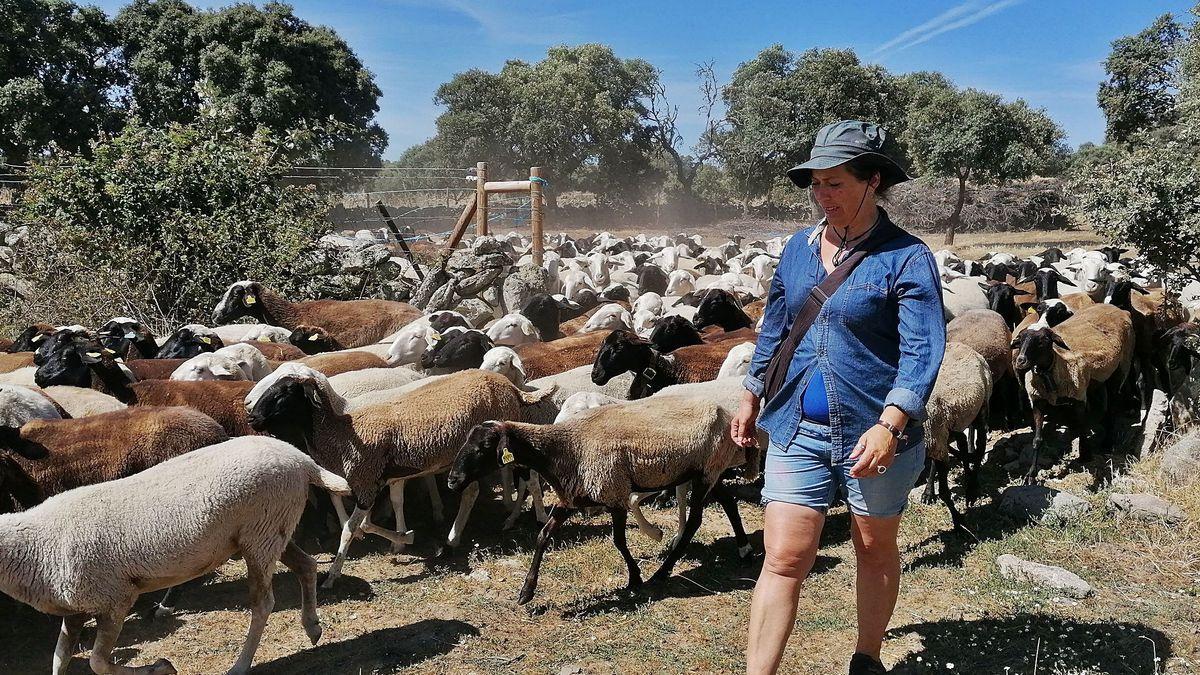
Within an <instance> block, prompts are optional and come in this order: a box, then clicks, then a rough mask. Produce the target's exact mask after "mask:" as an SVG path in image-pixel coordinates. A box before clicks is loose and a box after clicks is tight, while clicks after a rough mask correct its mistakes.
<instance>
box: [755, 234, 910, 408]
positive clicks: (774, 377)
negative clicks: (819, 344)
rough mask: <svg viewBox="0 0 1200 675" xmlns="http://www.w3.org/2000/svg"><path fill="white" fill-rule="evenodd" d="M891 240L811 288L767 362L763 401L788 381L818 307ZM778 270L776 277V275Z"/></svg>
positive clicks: (849, 260)
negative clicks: (788, 375)
mask: <svg viewBox="0 0 1200 675" xmlns="http://www.w3.org/2000/svg"><path fill="white" fill-rule="evenodd" d="M890 239H891V237H888V238H887V239H884V240H881V241H879V242H878V243H875V245H874V246H870V247H867V246H864V247H862V248H859V249H858V250H856V251H854V252H853V253H851V254H850V256H849V257H847V258H846V259H845V260H844V261H842V264H841V265H838V266H837V267H835V268H833V271H832V272H830V273H829V275H828V276H826V277H825V278H824V279H822V280H821V283H819V284H817V285H816V286H814V287H813V289H812V290H811V291H809V293H808V297H807V298H805V299H804V304H803V305H802V306H801V307H800V311H799V312H798V313H797V314H796V318H795V320H794V321H792V328H791V330H789V331H788V334H787V337H786V338H784V339H783V341H782V342H780V343H779V346H778V347H776V348H775V353H774V354H773V355H771V360H770V361H769V362H768V363H767V372H766V374H765V375H764V376H763V394H762V399H763V400H764V401H769V400H771V398H772V397H774V396H775V394H777V393H779V389H780V388H781V387H783V381H784V380H785V379H787V371H788V366H790V365H791V363H792V355H793V354H795V353H796V347H798V346H799V345H800V340H802V339H803V338H804V334H805V333H807V332H808V329H809V328H810V327H811V326H812V324H813V322H814V321H816V319H817V314H819V313H820V312H821V307H822V306H823V305H824V304H825V301H826V300H828V299H829V298H830V297H832V296H833V294H834V293H836V292H837V289H838V287H840V286H841V285H842V283H843V282H844V281H846V278H847V277H849V276H850V273H851V272H853V271H854V268H855V267H858V264H859V263H860V262H862V261H863V258H866V257H867V254H868V253H870V252H871V250H873V249H874V248H877V247H878V246H879V245H882V244H884V243H886V242H887V241H888V240H890ZM778 273H779V272H778V270H777V271H776V274H778Z"/></svg>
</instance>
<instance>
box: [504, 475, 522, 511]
mask: <svg viewBox="0 0 1200 675" xmlns="http://www.w3.org/2000/svg"><path fill="white" fill-rule="evenodd" d="M500 501H501V502H502V503H503V504H504V510H505V511H512V510H513V475H512V467H510V466H502V467H500ZM517 508H520V506H519V505H518V507H517Z"/></svg>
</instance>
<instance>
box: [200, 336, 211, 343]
mask: <svg viewBox="0 0 1200 675" xmlns="http://www.w3.org/2000/svg"><path fill="white" fill-rule="evenodd" d="M200 341H201V342H203V343H204V344H206V345H211V344H212V338H210V337H204V336H203V335H201V336H200Z"/></svg>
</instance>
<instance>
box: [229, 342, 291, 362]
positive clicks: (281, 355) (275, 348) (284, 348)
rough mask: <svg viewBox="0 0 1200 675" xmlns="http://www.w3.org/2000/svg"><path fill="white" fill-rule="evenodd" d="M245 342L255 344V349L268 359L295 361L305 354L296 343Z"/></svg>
mask: <svg viewBox="0 0 1200 675" xmlns="http://www.w3.org/2000/svg"><path fill="white" fill-rule="evenodd" d="M237 344H243V343H241V342H233V343H231V346H232V345H237ZM245 344H248V345H251V346H253V347H254V348H255V349H257V350H258V351H260V352H262V353H263V356H265V357H267V360H268V361H280V362H283V361H295V360H296V359H302V358H304V357H305V356H307V354H305V353H304V352H303V351H302V350H301V349H300V348H299V347H297V346H296V345H289V344H286V343H283V342H259V341H257V340H250V341H247V342H246V343H245Z"/></svg>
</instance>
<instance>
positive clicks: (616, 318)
mask: <svg viewBox="0 0 1200 675" xmlns="http://www.w3.org/2000/svg"><path fill="white" fill-rule="evenodd" d="M617 329H624V330H632V329H633V317H632V316H631V315H630V314H629V310H628V309H626V308H625V307H622V306H621V305H619V304H617V303H610V304H607V305H601V306H600V307H599V308H598V309H597V311H596V312H594V313H593V314H592V315H591V317H589V318H588V320H587V322H586V323H584V324H583V326H582V327H580V328H579V331H578V332H579V333H592V332H595V331H612V330H617Z"/></svg>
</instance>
